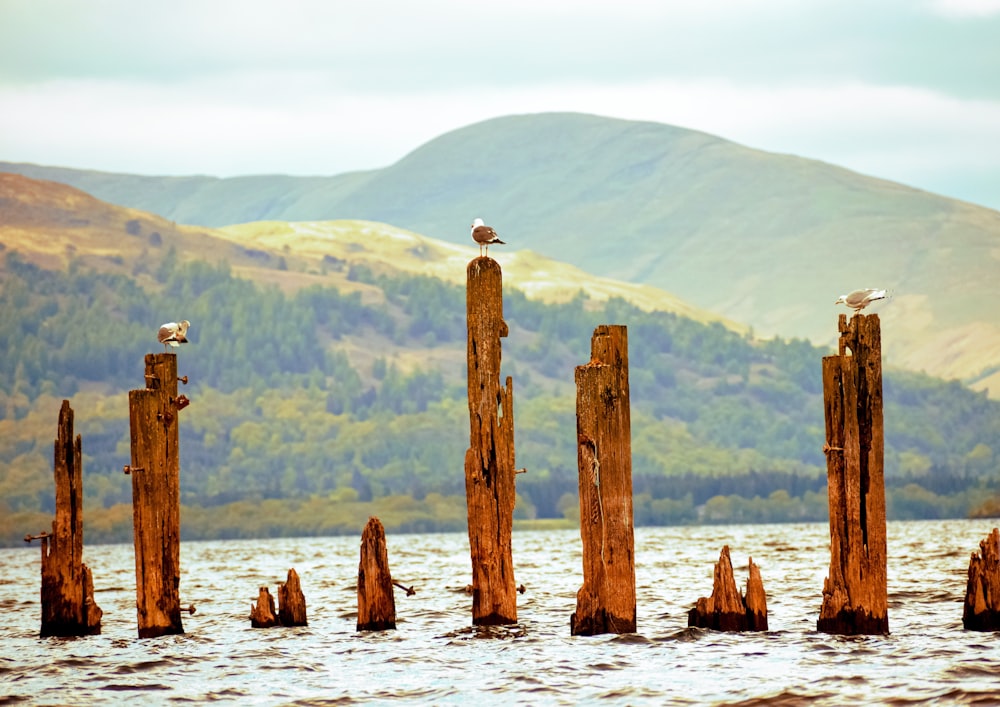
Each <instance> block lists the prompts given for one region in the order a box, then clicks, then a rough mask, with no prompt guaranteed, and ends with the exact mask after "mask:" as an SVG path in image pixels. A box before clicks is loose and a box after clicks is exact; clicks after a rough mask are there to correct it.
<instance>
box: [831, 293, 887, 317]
mask: <svg viewBox="0 0 1000 707" xmlns="http://www.w3.org/2000/svg"><path fill="white" fill-rule="evenodd" d="M885 296H886V295H885V290H877V289H875V288H874V287H866V288H865V289H863V290H855V291H854V292H851V293H850V294H846V295H841V296H840V297H838V298H837V301H836V302H834V304H846V305H847V306H848V307H850V308H851V309H853V310H855V311H857V312H860V311H861V310H862V309H864V308H865V307H867V306H868V305H870V304H871V303H872V302H874V301H875V300H880V299H885Z"/></svg>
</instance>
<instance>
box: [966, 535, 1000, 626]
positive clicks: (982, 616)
mask: <svg viewBox="0 0 1000 707" xmlns="http://www.w3.org/2000/svg"><path fill="white" fill-rule="evenodd" d="M979 549H980V551H981V554H979V553H975V552H974V553H972V557H971V558H970V560H969V581H968V584H966V587H965V607H964V609H963V610H962V626H964V627H965V629H966V630H968V631H1000V530H998V529H997V528H994V529H993V532H992V533H990V534H989V535H987V536H986V538H985V539H983V540H981V541H980V542H979Z"/></svg>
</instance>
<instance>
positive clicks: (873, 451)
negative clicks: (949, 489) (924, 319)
mask: <svg viewBox="0 0 1000 707" xmlns="http://www.w3.org/2000/svg"><path fill="white" fill-rule="evenodd" d="M839 328H840V353H839V354H838V355H837V356H826V357H824V358H823V399H824V408H825V413H826V414H825V417H826V444H825V446H824V448H823V451H824V452H825V453H826V472H827V492H828V494H829V503H830V574H829V576H828V577H827V578H826V581H825V582H824V584H823V606H822V608H821V609H820V615H819V620H818V621H817V622H816V629H817V630H818V631H823V632H825V633H836V634H886V633H889V616H888V604H889V602H888V590H887V586H886V551H887V548H886V528H885V481H884V479H883V447H884V437H883V427H882V343H881V332H880V327H879V318H878V315H877V314H871V315H867V316H866V315H863V314H856V315H854V316H853V317H851V320H850V323H848V322H847V317H846V315H843V314H842V315H840V322H839ZM847 349H850V351H851V355H847V353H846V350H847Z"/></svg>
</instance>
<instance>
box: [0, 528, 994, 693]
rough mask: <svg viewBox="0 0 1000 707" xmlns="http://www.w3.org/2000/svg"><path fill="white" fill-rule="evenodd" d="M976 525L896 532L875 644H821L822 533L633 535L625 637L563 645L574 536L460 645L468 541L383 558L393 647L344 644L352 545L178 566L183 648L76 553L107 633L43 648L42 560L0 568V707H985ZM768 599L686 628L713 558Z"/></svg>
mask: <svg viewBox="0 0 1000 707" xmlns="http://www.w3.org/2000/svg"><path fill="white" fill-rule="evenodd" d="M992 527H993V525H992V524H991V523H990V522H989V521H928V522H906V523H890V524H889V526H888V536H889V568H888V570H889V628H890V631H891V634H890V635H888V636H865V637H840V636H830V635H826V634H821V633H817V632H816V630H815V629H816V618H817V616H818V614H819V609H820V605H821V603H822V588H823V579H824V578H825V577H826V575H827V568H828V565H829V562H830V556H829V549H828V542H829V530H828V526H827V525H826V524H825V523H820V524H797V525H794V524H792V525H746V526H712V527H672V528H638V529H637V530H636V534H635V540H636V586H637V608H638V633H636V634H629V635H623V636H613V635H605V636H594V637H571V636H570V634H569V617H570V614H571V613H572V612H573V611H574V609H575V608H576V591H577V589H578V588H579V587H580V584H581V582H582V570H581V557H580V538H579V533H578V532H577V531H548V532H516V533H515V534H514V565H515V572H516V581H517V583H518V584H522V583H523V584H524V585H525V587H526V591H525V592H524V594H522V595H519V596H518V619H519V623H518V624H517V625H516V626H510V627H502V628H492V629H476V628H473V627H472V626H471V597H470V596H469V595H468V594H466V593H465V591H464V588H465V586H466V585H467V584H468V583H469V582H470V581H471V569H470V565H469V552H468V538H467V536H466V535H464V534H427V535H394V534H390V535H389V536H388V538H387V544H388V548H389V563H390V567H391V570H392V573H393V576H394V578H395V579H397V580H399V581H401V582H402V583H403V584H406V585H412V586H414V588H415V589H416V594H415V595H413V596H405V593H404V592H402V591H397V592H396V613H397V626H398V628H397V630H395V631H386V632H381V633H364V634H359V633H357V632H355V622H356V610H357V593H356V588H355V585H356V580H357V571H358V560H359V548H360V531H359V533H358V537H356V538H308V539H293V540H287V539H283V540H259V541H225V542H189V543H183V544H182V545H181V567H182V571H183V575H182V578H181V601H182V604H183V605H184V606H187V605H188V604H189V603H193V604H195V606H196V607H197V613H195V614H194V615H193V616H188V615H187V614H184V615H183V616H184V629H185V631H186V633H185V634H183V635H179V636H166V637H161V638H155V639H141V640H140V639H139V638H138V637H137V628H136V613H135V588H134V583H135V568H134V560H133V551H132V546H131V545H103V546H101V545H99V546H88V547H85V548H84V559H85V561H86V562H87V564H88V565H89V566H90V567H91V569H92V571H93V575H94V584H95V589H96V600H97V603H98V604H99V605H100V606H101V608H102V609H103V610H104V619H103V633H102V634H101V635H100V636H91V637H86V638H77V639H58V638H47V639H41V638H39V637H38V631H39V627H40V616H41V609H40V602H39V588H40V558H39V554H40V552H39V549H38V547H37V545H33V546H31V547H30V548H29V547H25V548H23V549H0V704H14V703H19V702H22V701H23V702H24V703H26V704H32V705H54V704H60V705H65V704H88V705H89V704H101V703H110V704H115V703H123V702H126V701H128V702H132V701H136V700H137V701H139V702H141V703H142V704H176V703H204V702H215V701H218V702H238V703H241V704H261V705H273V704H296V705H326V704H355V703H362V702H365V703H388V702H400V701H402V702H412V703H419V704H465V703H468V702H469V701H470V700H472V699H475V700H476V701H477V702H479V703H481V704H510V703H521V704H566V705H575V704H581V703H594V702H597V701H602V702H603V701H610V702H612V703H622V704H650V705H661V704H679V705H685V704H733V703H735V704H746V705H764V704H774V705H794V704H807V703H808V704H828V705H843V704H872V703H881V704H896V705H904V704H905V705H914V704H923V703H934V704H938V703H951V704H954V703H958V704H1000V634H996V633H978V632H971V631H965V630H963V628H962V600H963V598H964V594H965V582H966V573H967V570H968V562H969V555H970V553H971V552H973V551H975V550H978V549H979V541H980V540H981V539H982V538H983V537H985V536H986V534H987V533H988V532H989V531H990V530H991V529H992ZM724 544H728V545H729V546H730V549H731V551H732V557H733V564H734V570H735V573H736V577H737V582H738V583H739V584H740V585H741V586H742V585H743V584H745V581H746V575H747V556H748V555H750V556H752V557H753V559H754V561H755V562H756V563H757V564H758V565H759V566H760V569H761V574H762V577H763V580H764V588H765V590H766V591H767V600H768V622H769V624H770V629H771V630H770V631H768V632H766V633H744V634H727V633H719V632H713V631H707V630H701V629H688V628H687V611H688V609H689V608H691V606H693V604H694V602H695V601H696V600H697V598H698V597H700V596H707V595H708V594H710V593H711V588H712V571H713V565H714V563H715V562H716V561H717V560H718V557H719V551H720V550H721V548H722V545H724ZM290 567H294V568H295V569H296V571H297V572H298V574H299V576H300V578H301V580H302V588H303V591H304V593H305V598H306V603H307V607H308V612H309V626H307V627H301V628H280V627H279V628H272V629H252V628H251V627H250V621H249V612H250V604H251V602H253V601H255V600H256V598H257V592H258V588H259V587H260V586H261V585H267V586H268V587H269V588H270V590H271V593H272V595H276V593H277V591H276V590H277V585H278V583H279V582H283V581H284V580H285V577H286V574H287V571H288V569H289V568H290Z"/></svg>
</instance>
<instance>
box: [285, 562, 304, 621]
mask: <svg viewBox="0 0 1000 707" xmlns="http://www.w3.org/2000/svg"><path fill="white" fill-rule="evenodd" d="M278 620H279V621H280V622H281V625H282V626H308V625H309V621H308V618H307V617H306V596H305V594H303V593H302V584H301V583H300V582H299V574H298V572H296V571H295V568H294V567H293V568H292V569H290V570H288V578H287V579H286V580H285V583H284V584H279V585H278Z"/></svg>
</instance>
